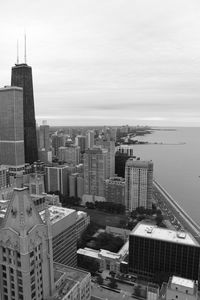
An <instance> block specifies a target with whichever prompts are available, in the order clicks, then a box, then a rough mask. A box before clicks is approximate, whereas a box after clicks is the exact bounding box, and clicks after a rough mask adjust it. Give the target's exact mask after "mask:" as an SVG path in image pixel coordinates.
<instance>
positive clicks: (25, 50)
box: [24, 33, 26, 64]
mask: <svg viewBox="0 0 200 300" xmlns="http://www.w3.org/2000/svg"><path fill="white" fill-rule="evenodd" d="M24 63H25V64H26V33H25V34H24Z"/></svg>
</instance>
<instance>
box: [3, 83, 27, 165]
mask: <svg viewBox="0 0 200 300" xmlns="http://www.w3.org/2000/svg"><path fill="white" fill-rule="evenodd" d="M0 107H1V109H0V120H1V125H0V164H4V165H8V166H9V167H10V168H13V169H16V170H19V169H23V168H24V164H25V156H24V121H23V120H24V117H23V90H22V88H20V87H14V86H13V87H4V88H2V89H0Z"/></svg>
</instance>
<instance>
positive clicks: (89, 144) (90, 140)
mask: <svg viewBox="0 0 200 300" xmlns="http://www.w3.org/2000/svg"><path fill="white" fill-rule="evenodd" d="M93 147H94V131H93V130H88V132H87V134H86V149H92V148H93Z"/></svg>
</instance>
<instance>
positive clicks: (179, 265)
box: [129, 224, 200, 280]
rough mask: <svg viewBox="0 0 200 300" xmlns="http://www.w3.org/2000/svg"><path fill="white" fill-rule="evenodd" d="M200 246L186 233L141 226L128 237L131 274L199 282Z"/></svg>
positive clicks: (145, 225)
mask: <svg viewBox="0 0 200 300" xmlns="http://www.w3.org/2000/svg"><path fill="white" fill-rule="evenodd" d="M199 258H200V246H199V244H198V243H197V241H196V240H195V239H194V238H193V237H192V236H191V235H190V234H189V233H185V232H177V231H172V230H169V229H165V228H159V227H156V226H149V225H147V224H138V225H137V226H136V227H135V228H134V229H133V231H132V232H131V234H130V236H129V271H130V272H132V273H136V274H140V275H143V276H147V277H153V276H154V275H155V274H159V272H165V273H167V274H169V276H172V275H177V276H181V277H184V278H188V279H192V280H198V279H199Z"/></svg>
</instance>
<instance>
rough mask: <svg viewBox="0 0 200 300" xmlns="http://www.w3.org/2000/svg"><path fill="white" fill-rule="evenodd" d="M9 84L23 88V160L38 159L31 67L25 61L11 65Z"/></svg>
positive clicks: (30, 161) (29, 161)
mask: <svg viewBox="0 0 200 300" xmlns="http://www.w3.org/2000/svg"><path fill="white" fill-rule="evenodd" d="M11 85H12V86H18V87H21V88H23V122H24V149H25V162H26V163H30V164H32V163H33V162H34V161H37V160H38V148H37V136H36V123H35V108H34V97H33V80H32V69H31V67H30V66H28V65H27V64H26V63H23V64H16V65H15V66H14V67H12V76H11Z"/></svg>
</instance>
